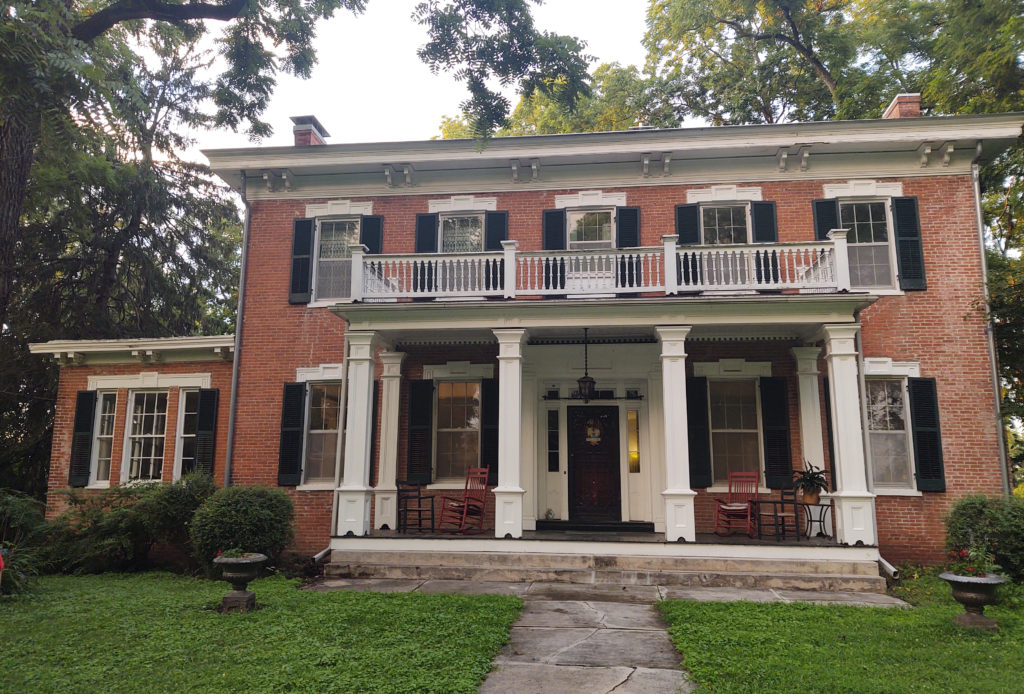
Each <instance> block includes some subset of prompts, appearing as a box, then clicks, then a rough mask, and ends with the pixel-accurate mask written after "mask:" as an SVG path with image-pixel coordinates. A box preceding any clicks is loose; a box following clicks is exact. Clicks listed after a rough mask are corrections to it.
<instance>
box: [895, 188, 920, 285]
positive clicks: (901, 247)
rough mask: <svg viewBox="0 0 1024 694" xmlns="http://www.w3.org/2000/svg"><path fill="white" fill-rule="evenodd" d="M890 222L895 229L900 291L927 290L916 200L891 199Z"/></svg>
mask: <svg viewBox="0 0 1024 694" xmlns="http://www.w3.org/2000/svg"><path fill="white" fill-rule="evenodd" d="M892 221H893V225H894V226H895V227H896V230H895V237H896V265H897V267H898V268H899V274H900V289H927V288H928V285H927V284H926V282H925V278H924V249H923V248H922V247H921V222H920V218H919V217H918V214H917V198H893V199H892Z"/></svg>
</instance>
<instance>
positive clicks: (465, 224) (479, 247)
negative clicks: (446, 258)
mask: <svg viewBox="0 0 1024 694" xmlns="http://www.w3.org/2000/svg"><path fill="white" fill-rule="evenodd" d="M439 233H440V240H439V243H438V247H439V248H440V249H441V252H442V253H479V252H481V251H483V250H484V214H483V213H482V212H480V213H460V214H442V215H440V224H439Z"/></svg>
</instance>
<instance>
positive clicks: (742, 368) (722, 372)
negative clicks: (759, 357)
mask: <svg viewBox="0 0 1024 694" xmlns="http://www.w3.org/2000/svg"><path fill="white" fill-rule="evenodd" d="M693 375H694V376H707V377H711V378H757V377H758V376H765V377H768V376H771V375H772V363H771V362H770V361H746V360H744V359H719V360H718V361H712V362H694V364H693Z"/></svg>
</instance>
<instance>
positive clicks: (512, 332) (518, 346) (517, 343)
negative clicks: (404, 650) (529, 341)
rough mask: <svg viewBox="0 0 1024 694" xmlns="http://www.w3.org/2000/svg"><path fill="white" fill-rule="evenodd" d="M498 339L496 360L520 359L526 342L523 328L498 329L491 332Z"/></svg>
mask: <svg viewBox="0 0 1024 694" xmlns="http://www.w3.org/2000/svg"><path fill="white" fill-rule="evenodd" d="M491 332H492V333H494V336H495V337H496V338H498V359H499V360H500V359H522V357H523V344H524V343H525V342H526V337H527V334H526V329H525V328H498V329H495V330H492V331H491Z"/></svg>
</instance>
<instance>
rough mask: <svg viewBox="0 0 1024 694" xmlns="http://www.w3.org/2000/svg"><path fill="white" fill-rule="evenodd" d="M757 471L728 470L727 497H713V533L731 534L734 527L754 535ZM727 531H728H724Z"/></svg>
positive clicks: (751, 535) (750, 535)
mask: <svg viewBox="0 0 1024 694" xmlns="http://www.w3.org/2000/svg"><path fill="white" fill-rule="evenodd" d="M757 481H758V473H757V472H730V473H729V497H728V499H725V500H722V499H717V498H716V499H715V502H716V503H717V504H718V509H717V510H716V511H715V534H716V535H720V536H721V535H731V534H732V533H733V531H734V530H736V529H738V528H739V529H743V530H746V532H747V535H748V536H749V537H754V533H755V532H756V527H755V523H754V521H755V517H754V513H755V506H756V505H757V503H756V502H757ZM725 531H728V532H725Z"/></svg>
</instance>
